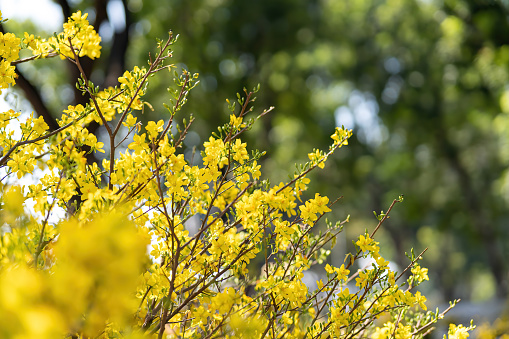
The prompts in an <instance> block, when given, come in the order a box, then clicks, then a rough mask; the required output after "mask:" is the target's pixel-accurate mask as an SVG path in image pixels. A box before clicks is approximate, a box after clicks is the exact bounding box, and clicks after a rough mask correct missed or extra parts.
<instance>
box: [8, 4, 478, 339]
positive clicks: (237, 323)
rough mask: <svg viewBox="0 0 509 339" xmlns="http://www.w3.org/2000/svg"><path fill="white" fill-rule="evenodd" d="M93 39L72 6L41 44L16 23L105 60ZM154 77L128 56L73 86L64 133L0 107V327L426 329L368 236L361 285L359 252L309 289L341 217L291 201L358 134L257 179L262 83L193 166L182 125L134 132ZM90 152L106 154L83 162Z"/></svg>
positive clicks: (29, 41) (314, 202)
mask: <svg viewBox="0 0 509 339" xmlns="http://www.w3.org/2000/svg"><path fill="white" fill-rule="evenodd" d="M0 16H1V13H0ZM20 41H21V39H19V38H18V37H16V36H15V35H13V34H11V33H6V34H0V57H1V60H0V90H1V89H2V88H7V87H8V86H10V85H14V84H15V77H16V75H15V68H14V66H12V64H11V62H12V61H14V60H16V59H18V58H19V50H20ZM69 41H70V43H69ZM173 42H174V40H172V39H171V38H170V39H169V40H168V44H167V45H164V44H160V46H159V48H160V51H161V52H164V53H167V54H164V53H162V54H160V55H164V57H163V58H162V59H165V58H168V57H170V56H171V52H169V51H168V50H167V49H165V48H167V47H168V46H169V45H171V44H172V43H173ZM99 43H100V38H99V36H98V34H97V33H96V31H95V30H94V28H93V27H92V26H91V25H90V24H89V22H88V20H87V14H82V13H81V12H77V13H74V14H73V15H72V16H71V18H69V20H68V21H67V22H66V23H65V24H64V29H63V32H62V33H59V34H56V35H55V36H53V37H51V38H49V39H47V40H43V39H41V38H39V37H34V35H32V34H29V33H25V34H24V38H23V45H22V46H24V47H27V48H28V49H30V50H32V51H33V53H34V54H35V55H36V57H47V56H55V55H60V57H61V58H66V57H67V58H73V59H74V57H75V55H74V54H75V53H76V54H77V55H79V56H85V55H86V56H88V57H90V58H96V57H99V55H100V48H101V47H100V45H99ZM71 45H72V48H73V50H71ZM163 45H164V46H166V47H163ZM23 61H26V60H23ZM160 61H161V60H160V59H159V58H157V59H155V60H154V59H152V60H151V62H152V63H151V64H150V66H151V68H150V72H151V73H150V75H152V74H153V73H152V72H156V71H157V70H161V69H164V68H165V67H164V65H162V64H161V63H160ZM152 66H154V67H152ZM169 68H171V67H169ZM154 70H155V71H154ZM147 72H148V71H147V70H146V69H145V68H140V67H137V66H135V67H134V68H133V69H132V70H131V71H125V72H124V73H123V75H122V76H121V77H119V79H118V81H119V85H118V86H116V87H111V88H107V89H103V90H101V91H98V92H97V91H96V90H95V89H94V90H93V91H89V89H85V88H82V85H81V84H79V85H78V87H79V88H80V89H81V90H83V91H84V92H85V94H86V95H89V96H92V98H93V100H92V99H91V100H90V101H89V102H88V103H84V104H83V105H76V106H68V107H67V109H65V110H63V112H62V114H61V116H60V118H59V119H57V121H58V124H59V126H60V127H62V128H61V129H60V130H59V131H58V133H57V132H54V133H51V137H50V135H48V130H49V126H48V124H47V123H46V122H45V121H44V119H43V118H42V117H40V116H39V117H36V116H34V114H32V115H30V116H29V117H28V118H25V119H24V120H21V118H20V112H15V111H13V110H9V111H7V112H0V148H1V149H2V152H3V154H4V155H7V156H6V157H5V158H4V159H3V163H2V166H3V170H4V179H5V178H8V180H5V181H3V182H0V226H1V227H0V314H1V315H2V317H0V336H2V337H6V338H11V337H12V338H43V339H44V338H58V337H63V336H73V337H74V336H75V337H79V338H91V337H94V338H95V337H97V338H120V337H122V338H131V339H133V338H147V337H152V336H163V337H168V338H203V337H225V338H246V339H247V338H249V339H251V338H261V337H274V338H299V339H301V338H304V337H306V336H307V335H313V336H314V337H316V338H326V337H345V338H346V337H348V338H351V339H356V338H358V337H359V335H362V336H363V337H369V336H371V337H372V338H374V339H386V338H387V339H388V338H392V337H394V338H395V339H407V338H410V337H411V333H414V332H415V331H416V330H417V325H414V324H419V326H421V325H423V324H422V323H419V322H418V321H414V320H415V319H417V318H416V317H418V315H412V314H409V313H406V312H407V311H408V310H409V309H410V308H416V307H415V306H417V305H419V306H420V307H421V308H422V309H423V310H426V305H425V302H426V297H425V296H423V295H422V294H421V293H420V292H415V294H412V293H411V288H408V289H407V290H403V289H400V287H399V285H398V284H397V280H396V279H397V278H395V272H393V271H391V270H390V267H389V265H388V261H387V260H385V259H384V258H383V257H382V256H381V255H380V249H379V247H378V242H376V241H375V240H374V239H372V238H371V237H370V236H368V235H367V234H366V235H361V236H360V237H359V239H358V240H357V241H356V245H357V246H358V247H359V248H360V250H361V251H362V252H369V253H362V256H363V257H367V256H370V257H371V258H372V259H373V260H374V264H373V265H371V266H370V268H369V269H363V270H359V271H357V272H356V273H355V274H354V276H356V275H357V277H356V285H357V286H359V287H360V288H359V289H357V288H356V291H355V292H352V293H351V292H350V290H349V289H348V288H347V287H346V283H347V282H349V281H350V280H353V277H351V278H349V275H350V270H349V269H348V268H349V267H351V265H352V264H354V261H355V260H356V259H358V257H360V256H361V255H360V253H358V254H350V255H349V256H348V257H347V259H349V260H345V262H344V263H343V264H341V266H339V267H333V266H331V265H329V264H327V265H326V266H325V271H326V272H327V273H328V274H327V280H325V279H320V280H319V281H318V282H317V286H318V290H314V291H313V290H311V289H310V287H309V286H307V285H306V284H305V281H306V280H304V277H305V274H307V273H309V270H310V269H311V268H312V266H313V265H315V264H316V263H319V264H321V263H322V262H325V261H326V260H327V256H328V255H329V254H330V250H329V249H328V248H327V246H329V243H330V242H335V240H336V237H338V236H339V233H340V231H341V228H342V225H343V224H344V222H346V221H348V219H346V220H345V221H344V222H341V223H340V222H338V223H336V225H334V224H333V223H330V222H327V223H326V227H327V228H326V230H325V232H324V233H320V234H317V232H314V230H313V227H314V226H315V224H316V223H317V222H318V221H319V219H320V218H321V217H322V216H323V215H324V214H326V213H328V212H330V211H331V209H330V208H329V199H328V198H327V197H325V196H321V195H320V194H318V193H316V194H315V196H314V198H312V199H309V200H307V201H305V202H304V203H303V204H301V205H300V206H299V207H298V208H297V206H298V205H297V200H299V201H300V197H301V195H302V192H304V191H305V190H307V186H308V184H309V183H310V180H309V178H307V177H306V174H307V172H308V171H309V170H311V169H314V168H315V167H319V168H323V167H324V163H325V161H326V160H327V158H328V157H329V156H331V155H332V154H333V152H334V151H335V150H336V149H338V148H340V147H341V146H343V145H347V144H348V141H347V140H348V138H349V137H350V136H351V131H349V130H345V129H344V128H336V130H335V132H334V134H333V135H332V136H331V138H332V139H333V144H332V145H331V146H330V147H329V150H328V153H325V152H324V151H321V150H316V149H314V150H313V151H312V152H310V153H309V154H308V157H309V162H307V163H306V164H304V165H303V166H302V167H298V170H297V171H296V173H294V174H293V176H290V181H288V182H280V183H279V184H277V185H275V186H271V185H270V184H269V183H268V182H267V181H262V180H260V177H261V166H260V165H259V164H258V161H259V159H260V157H261V156H262V154H263V153H261V152H259V151H256V150H255V151H254V152H252V154H251V155H250V154H249V153H248V151H247V149H248V148H247V144H246V143H244V142H242V141H241V138H240V136H241V134H242V133H243V132H244V128H245V127H246V126H248V124H249V126H250V124H251V122H252V121H253V119H251V120H249V123H245V122H243V121H244V113H247V112H250V111H251V108H252V107H251V106H250V103H251V102H252V100H253V99H251V101H249V100H250V99H249V98H250V97H251V95H252V94H254V92H256V90H253V92H249V93H248V92H247V91H246V93H245V94H246V96H245V98H244V99H246V100H247V101H248V102H247V103H246V105H243V107H242V110H243V111H242V113H239V114H238V115H236V114H231V115H230V117H229V123H226V124H225V125H224V126H223V127H222V128H220V129H219V133H218V135H216V134H214V136H211V137H210V138H209V139H208V140H207V141H205V142H204V143H203V145H202V148H201V149H202V150H203V152H202V155H203V156H202V158H201V162H199V163H198V164H192V163H191V162H190V161H189V159H188V156H187V154H186V156H184V154H183V152H182V149H181V147H182V141H183V140H184V139H185V137H186V133H187V132H188V127H189V125H188V124H186V128H185V130H184V131H181V130H178V133H177V132H174V131H172V129H170V128H169V127H171V126H170V125H166V128H165V121H164V120H159V121H157V122H155V121H150V122H148V123H147V124H146V125H145V133H141V129H142V123H141V122H138V118H139V117H140V116H139V112H136V110H139V109H141V108H142V107H143V105H147V106H148V107H150V108H151V106H150V104H149V103H146V102H143V101H142V99H141V98H142V96H143V95H144V94H145V93H144V91H145V89H146V88H148V87H147V86H144V85H146V84H147V82H146V81H148V80H149V78H150V77H149V76H148V74H147ZM196 77H197V75H193V77H192V80H191V79H190V77H189V73H187V71H184V72H183V74H182V75H181V76H180V77H179V76H178V75H177V79H175V80H176V81H175V82H176V84H177V86H178V87H180V91H179V90H175V89H173V88H172V89H171V90H170V93H171V94H172V95H173V97H174V98H177V97H178V98H179V99H178V100H179V104H178V105H177V104H176V103H175V102H173V103H172V105H173V107H170V108H169V109H168V110H169V111H170V114H171V116H170V118H169V119H168V120H166V121H175V119H174V118H175V112H176V111H178V110H179V109H180V108H181V106H182V105H183V104H184V103H185V101H186V100H187V98H186V96H187V93H188V92H189V90H191V89H192V88H193V87H194V85H195V84H196V82H194V83H193V81H195V80H196ZM91 92H92V93H91ZM242 100H243V98H240V95H239V102H242ZM230 109H232V111H235V107H233V105H230ZM246 109H247V110H246ZM94 121H95V122H97V123H99V124H103V125H105V127H106V128H105V130H106V131H107V133H108V136H109V137H110V138H111V139H110V140H111V141H115V143H117V142H120V143H119V144H114V145H110V147H108V148H107V149H103V148H104V144H103V143H102V142H100V141H98V139H97V136H96V135H95V134H93V133H91V132H90V131H89V129H88V126H89V124H90V123H92V122H94ZM11 123H12V124H11ZM168 123H169V122H168ZM117 124H122V125H123V126H124V127H127V128H116V126H117ZM118 127H120V125H119V126H118ZM165 130H167V132H165V134H164V135H161V132H163V131H165ZM15 132H16V133H15ZM117 133H118V134H117ZM34 138H39V139H40V140H38V141H37V142H35V141H33V139H34ZM131 138H132V141H127V140H131ZM126 145H127V148H125V146H126ZM120 151H122V152H120ZM87 152H101V153H106V154H105V157H103V158H101V159H102V161H91V160H90V158H91V157H89V156H88V155H89V154H88V153H87ZM196 158H199V157H196ZM194 160H196V159H194ZM35 166H39V167H40V168H41V169H42V170H43V174H42V175H41V177H39V178H38V181H37V183H32V184H29V185H26V186H21V185H15V184H12V182H15V179H16V177H17V178H22V177H23V176H28V175H30V174H32V173H33V171H34V170H35ZM2 180H3V179H2ZM26 206H33V211H32V212H30V213H28V211H26V210H25V208H26ZM324 219H325V218H324ZM260 262H262V263H263V267H262V268H261V272H260V267H257V265H258V263H260ZM338 265H339V264H338ZM347 267H348V268H347ZM412 274H413V275H412V277H411V278H410V279H413V280H412V281H411V282H410V283H412V282H416V283H420V282H422V281H424V280H428V271H427V269H425V268H421V267H420V266H418V265H415V266H414V267H413V268H412ZM323 280H325V282H324V281H323ZM70 286H71V287H72V288H70ZM413 286H415V285H412V287H413ZM379 287H381V288H379ZM325 306H327V307H325ZM326 310H328V311H326ZM393 311H397V312H393ZM326 312H328V313H327V314H326ZM389 313H391V314H393V313H394V314H396V313H398V314H402V315H404V316H401V315H396V316H393V317H392V318H390V320H389V321H386V323H385V324H384V326H383V327H381V328H379V327H376V328H375V325H374V323H373V321H374V320H375V319H376V318H379V317H381V316H382V315H383V316H391V315H390V314H389ZM412 317H414V319H411V318H412ZM430 317H431V319H432V321H434V320H437V319H435V318H436V317H435V318H433V315H431V316H430ZM419 321H420V320H419ZM360 326H362V327H363V328H362V331H361V332H359V331H358V330H359V329H360ZM470 329H471V328H470V327H469V328H465V327H462V326H461V325H460V326H458V327H451V328H450V329H449V338H452V339H466V338H467V337H468V332H467V331H468V330H470ZM356 331H357V332H356ZM355 333H360V334H359V335H357V334H355Z"/></svg>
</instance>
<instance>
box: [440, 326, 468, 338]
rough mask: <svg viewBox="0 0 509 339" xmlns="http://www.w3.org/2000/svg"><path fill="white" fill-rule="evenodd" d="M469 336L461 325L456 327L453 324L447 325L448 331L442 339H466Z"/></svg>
mask: <svg viewBox="0 0 509 339" xmlns="http://www.w3.org/2000/svg"><path fill="white" fill-rule="evenodd" d="M469 336H470V334H469V333H468V329H467V328H466V327H465V326H463V325H461V324H460V325H458V326H456V325H455V324H449V331H448V332H447V335H445V334H444V339H446V338H447V339H466V338H468V337H469Z"/></svg>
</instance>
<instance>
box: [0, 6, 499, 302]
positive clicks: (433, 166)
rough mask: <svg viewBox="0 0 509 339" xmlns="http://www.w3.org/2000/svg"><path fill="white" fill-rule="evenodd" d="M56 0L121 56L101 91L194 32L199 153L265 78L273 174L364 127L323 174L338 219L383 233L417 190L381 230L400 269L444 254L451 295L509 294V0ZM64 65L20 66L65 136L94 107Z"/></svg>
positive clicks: (442, 274)
mask: <svg viewBox="0 0 509 339" xmlns="http://www.w3.org/2000/svg"><path fill="white" fill-rule="evenodd" d="M54 2H55V3H57V4H58V5H60V6H61V8H62V13H63V15H64V17H68V16H69V14H70V13H72V12H73V11H75V10H78V9H81V10H82V11H84V12H88V13H89V19H90V21H91V23H94V21H95V23H94V26H95V27H98V28H99V33H100V34H101V35H102V37H103V53H105V54H106V55H108V57H107V58H101V60H106V62H104V61H92V60H86V61H85V60H84V63H86V64H85V72H87V73H88V75H89V78H91V79H92V80H93V81H94V82H95V83H96V85H99V86H102V87H106V86H109V85H113V84H115V82H116V81H117V78H118V77H119V76H121V74H122V72H123V70H124V69H126V68H129V67H132V65H134V64H140V63H142V62H144V61H146V60H148V56H147V55H146V52H145V51H147V50H149V49H150V48H151V47H152V46H154V41H155V39H156V38H165V37H166V35H167V32H168V31H169V30H170V29H171V30H173V31H174V32H176V33H178V34H180V41H179V43H178V44H177V47H176V48H175V51H174V62H176V63H177V66H178V67H184V68H188V69H189V70H191V71H192V72H199V73H200V77H201V84H200V85H199V86H198V87H197V89H196V90H194V91H193V93H192V94H191V95H192V96H194V99H193V100H191V102H190V103H189V105H188V106H185V108H184V111H185V114H186V115H187V114H188V113H189V112H192V113H194V114H195V115H196V116H197V117H198V118H199V119H197V120H196V124H195V125H196V126H195V131H197V132H198V133H194V132H193V133H191V134H190V135H189V136H188V139H187V140H186V146H187V149H186V150H184V152H186V154H187V156H190V154H191V152H192V149H193V147H198V148H199V145H200V144H201V143H202V142H203V140H201V139H200V137H203V136H205V135H207V133H210V130H211V128H214V127H215V126H217V124H218V122H224V121H225V120H226V118H227V114H226V112H227V110H226V103H225V98H233V97H234V95H235V93H236V92H239V91H241V90H242V88H243V87H248V88H250V87H252V86H253V85H256V84H257V83H260V84H261V86H262V91H261V94H260V95H259V97H258V100H257V101H258V103H257V105H258V108H266V107H269V106H275V107H276V110H275V112H274V113H273V114H271V115H270V117H268V118H267V119H266V120H265V122H264V123H263V124H261V125H260V126H261V128H258V129H257V130H254V131H251V133H250V137H251V138H252V140H251V143H253V142H254V144H255V145H256V146H257V147H258V148H260V149H266V150H268V153H269V156H268V157H267V160H266V162H265V168H266V169H268V170H267V172H266V173H264V174H263V175H264V176H266V177H269V178H271V180H272V181H274V182H275V181H279V180H280V179H283V178H281V175H282V173H286V172H287V170H288V169H291V168H292V167H293V166H294V162H295V160H296V159H297V160H299V159H302V160H304V159H305V157H306V154H307V152H311V151H312V147H313V146H321V147H322V148H323V147H325V145H327V144H328V142H329V136H330V134H332V132H333V130H334V127H335V126H336V125H345V127H349V128H353V130H354V135H355V136H356V140H353V145H351V147H348V149H346V150H344V151H343V150H342V152H340V154H339V156H337V157H336V159H335V163H334V164H333V165H331V164H332V163H333V162H332V161H329V162H330V163H329V164H328V166H327V167H326V169H325V170H324V171H322V172H321V173H315V176H316V175H318V176H320V180H319V181H320V182H321V185H322V186H321V187H314V188H313V190H319V191H321V192H322V193H323V194H326V195H328V196H330V197H331V198H334V197H338V196H341V195H343V196H344V197H345V198H344V199H343V202H342V205H341V206H340V207H337V208H336V211H335V213H336V215H337V216H338V218H339V217H344V216H346V214H352V223H351V225H348V227H351V228H353V229H354V230H353V231H352V233H355V234H357V233H356V232H357V231H358V229H364V228H372V227H373V224H374V222H375V220H374V219H373V218H372V217H370V215H371V213H372V211H373V210H375V211H380V210H384V209H386V208H387V207H388V205H389V204H390V201H392V199H394V198H396V197H397V196H398V195H399V194H404V195H405V204H404V205H402V206H399V207H398V209H397V210H396V211H395V213H394V214H393V217H392V218H391V221H390V222H389V223H387V225H388V226H387V227H386V228H385V233H384V235H382V236H384V237H385V238H386V239H385V241H386V242H390V243H392V244H393V245H394V246H393V248H394V249H393V253H392V254H391V253H389V254H388V255H392V258H393V260H394V261H395V262H396V263H403V262H404V260H403V259H404V257H403V256H402V254H403V253H404V252H405V250H407V249H408V248H410V247H412V246H414V247H416V250H419V251H420V250H422V249H423V248H424V247H426V246H429V247H430V248H429V250H428V252H427V254H426V257H425V264H427V265H429V266H430V267H431V268H432V269H430V272H431V274H435V277H434V279H431V280H432V281H435V282H438V283H437V285H436V286H434V288H435V290H436V291H438V292H439V294H440V296H441V297H443V298H445V299H453V298H457V297H462V298H467V299H469V298H470V299H472V300H478V301H479V300H485V299H487V298H490V297H492V296H494V295H498V296H506V295H507V292H508V261H507V258H509V208H508V206H509V82H508V79H509V40H508V37H509V22H508V12H509V4H508V3H507V1H502V0H500V1H474V0H470V1H464V0H443V1H434V0H380V1H374V0H371V1H370V0H359V1H336V0H278V1H274V0H259V1H249V2H248V1H233V0H157V1H156V0H143V1H142V0H122V1H120V0H109V1H108V0H96V1H90V0H88V1H87V0H82V1H80V0H72V1H71V0H58V1H56V0H55V1H54ZM0 9H1V8H0ZM16 25H19V26H16ZM21 25H23V28H24V29H25V30H26V27H27V26H26V25H27V23H23V24H15V23H11V22H7V23H6V24H4V27H3V29H4V30H5V31H14V32H16V33H19V32H21V30H22V28H21ZM38 29H39V30H40V29H42V28H38ZM40 34H41V36H43V35H45V34H51V32H42V31H41V33H40ZM52 62H53V61H52V60H40V61H39V62H37V63H29V64H26V65H20V67H19V68H20V74H19V79H18V81H17V83H18V85H19V87H20V88H22V90H23V91H24V96H25V97H26V98H27V99H28V101H29V102H30V103H31V104H32V106H33V107H34V109H35V110H36V112H37V113H38V114H40V115H42V116H44V118H45V120H46V121H47V123H48V124H49V125H50V127H53V128H54V127H55V126H56V124H55V122H54V117H56V116H57V114H56V113H57V112H59V111H61V110H62V109H64V108H65V107H63V106H62V105H63V104H62V103H63V102H66V101H69V99H72V98H74V102H75V103H79V102H80V101H82V100H85V99H84V98H83V97H81V95H80V94H79V92H78V91H76V90H75V87H74V83H75V81H76V76H77V74H76V73H75V72H76V70H75V68H73V67H71V65H70V67H69V74H67V75H63V74H54V73H51V70H52V69H51V68H52ZM101 62H102V63H101ZM170 81H171V77H170V76H168V77H167V78H163V77H159V78H158V80H156V81H155V82H153V83H152V84H151V86H154V85H155V86H154V87H157V89H154V88H153V89H152V92H151V93H152V94H151V95H152V96H151V97H150V98H147V100H148V101H149V102H151V103H152V105H153V107H154V111H153V112H152V111H149V110H148V109H146V110H145V112H144V114H146V115H147V117H148V116H151V117H154V115H157V116H159V117H161V118H164V116H165V111H164V108H163V106H162V103H163V102H165V101H167V100H168V94H167V92H166V91H165V89H166V87H167V86H168V84H169V83H170ZM157 82H159V86H158V85H157ZM52 88H56V89H57V90H56V91H54V90H51V89H52ZM260 126H259V127H260ZM97 133H98V135H100V133H101V128H99V127H98V126H97ZM354 139H355V138H354ZM198 150H199V149H198ZM313 190H311V191H313ZM386 245H387V244H386ZM343 246H349V245H347V244H346V242H344V244H343ZM383 247H384V246H382V251H384V250H383ZM385 250H386V251H390V248H389V249H387V248H386V249H385ZM343 252H344V247H343ZM342 255H343V254H342V253H341V246H340V248H339V250H338V254H337V256H342ZM342 259H343V258H342V257H341V258H339V259H338V260H342Z"/></svg>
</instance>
